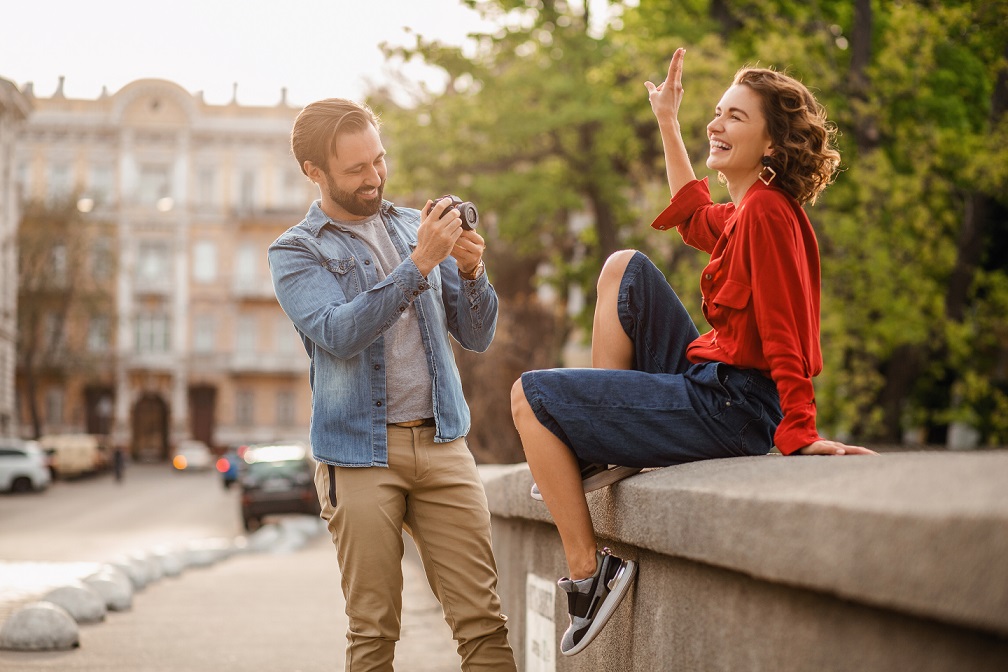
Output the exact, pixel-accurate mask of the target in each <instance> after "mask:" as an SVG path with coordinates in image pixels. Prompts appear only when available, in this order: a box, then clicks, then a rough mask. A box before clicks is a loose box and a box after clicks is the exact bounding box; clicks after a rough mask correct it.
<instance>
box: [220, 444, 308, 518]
mask: <svg viewBox="0 0 1008 672" xmlns="http://www.w3.org/2000/svg"><path fill="white" fill-rule="evenodd" d="M239 483H240V484H241V514H242V522H243V523H244V524H245V529H246V530H250V531H251V530H255V529H257V528H258V527H259V526H260V525H261V524H262V520H263V518H264V517H265V516H270V515H275V514H281V513H307V514H312V515H316V516H317V515H318V514H319V512H320V511H321V507H320V506H319V501H318V496H317V495H316V494H315V460H314V459H312V456H311V450H310V449H309V448H308V446H307V445H305V444H304V443H301V442H299V441H283V442H274V443H264V444H257V445H253V446H249V448H248V450H247V451H246V452H245V468H244V473H243V474H242V476H241V479H240V481H239Z"/></svg>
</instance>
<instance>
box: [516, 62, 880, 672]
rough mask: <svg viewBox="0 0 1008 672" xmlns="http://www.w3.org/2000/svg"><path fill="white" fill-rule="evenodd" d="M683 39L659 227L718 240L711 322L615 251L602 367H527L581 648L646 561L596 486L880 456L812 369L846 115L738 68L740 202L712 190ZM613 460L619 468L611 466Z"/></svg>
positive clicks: (734, 179) (668, 122) (532, 463)
mask: <svg viewBox="0 0 1008 672" xmlns="http://www.w3.org/2000/svg"><path fill="white" fill-rule="evenodd" d="M684 56H685V50H684V49H678V50H677V51H676V52H675V55H674V56H673V57H672V61H671V63H670V64H669V70H668V76H667V78H666V79H665V81H664V82H662V83H661V84H659V85H658V86H655V85H654V84H652V83H651V82H646V83H645V86H646V87H647V90H648V98H649V100H650V103H651V109H652V111H653V112H654V114H655V117H656V118H657V120H658V126H659V129H660V131H661V136H662V143H663V145H664V150H665V164H666V169H667V171H668V182H669V188H670V190H671V193H672V201H671V203H670V205H669V206H668V208H666V209H665V211H664V212H662V213H661V214H660V215H659V216H658V218H657V219H656V220H655V222H654V223H653V224H652V226H653V227H654V228H657V229H661V230H665V229H669V228H673V227H674V228H676V229H677V230H678V231H679V234H680V235H681V236H682V238H683V240H684V241H685V242H686V243H687V244H689V245H691V246H693V247H696V248H698V249H700V250H703V251H704V252H708V253H710V255H711V259H710V263H709V264H708V265H707V267H706V268H705V269H704V271H703V274H702V276H701V279H700V289H701V292H702V294H703V297H704V300H703V311H704V317H705V318H706V320H707V322H708V323H710V325H711V327H712V329H711V330H710V331H708V332H707V333H706V334H704V335H702V336H701V335H700V334H699V332H698V331H697V329H696V327H695V326H694V325H693V322H692V321H691V319H690V317H689V314H688V313H687V311H686V309H685V308H684V307H683V305H682V303H681V302H680V301H679V298H678V297H677V296H676V294H675V292H674V291H673V290H672V288H671V287H670V286H669V285H668V282H667V281H666V280H665V277H664V276H663V275H662V273H661V272H660V271H659V270H658V269H657V268H656V267H655V266H654V265H653V264H652V263H651V262H650V261H649V260H648V259H647V257H645V256H644V255H643V254H641V253H640V252H635V251H633V250H623V251H620V252H617V253H615V254H613V255H612V256H611V257H609V259H608V260H607V261H606V263H605V266H604V267H603V269H602V273H601V275H600V276H599V281H598V303H597V305H596V309H595V320H594V325H593V329H592V366H593V368H591V369H553V370H547V371H530V372H527V373H525V374H523V375H522V377H521V379H520V380H519V381H517V382H515V385H514V387H513V388H512V403H511V405H512V414H513V416H514V421H515V426H516V427H517V429H518V432H519V434H520V435H521V440H522V445H523V446H524V449H525V455H526V457H527V459H528V463H529V468H530V469H531V471H532V476H533V477H534V478H535V481H536V486H535V487H534V488H533V496H534V497H535V496H537V494H538V493H539V492H541V497H542V499H543V500H544V501H545V502H546V505H547V506H548V507H549V510H550V513H551V514H552V516H553V519H554V521H555V522H556V526H557V529H558V530H559V532H560V537H561V540H562V542H563V547H564V553H565V555H566V557H567V564H568V568H569V570H570V578H563V579H561V580H560V581H559V585H560V587H561V588H562V589H563V590H564V591H565V592H567V593H568V597H569V599H568V602H569V606H570V619H571V625H570V627H569V628H568V629H567V632H566V633H564V637H563V640H562V641H561V647H560V648H561V651H562V652H563V653H564V654H565V655H573V654H575V653H578V652H579V651H581V650H583V649H584V647H585V646H587V645H588V643H589V642H591V641H592V639H593V638H594V637H595V635H597V634H598V632H599V630H601V628H602V626H603V625H605V622H606V621H607V620H608V618H609V616H610V615H611V614H612V612H613V611H614V610H615V608H616V606H617V605H618V604H619V601H620V600H621V599H622V597H623V595H624V594H625V593H626V591H627V589H628V588H629V586H630V584H631V582H632V579H633V575H634V572H635V570H636V566H635V563H634V562H633V561H630V560H623V559H621V558H619V557H617V556H615V555H613V554H612V553H611V552H610V551H609V550H608V549H602V550H598V548H597V542H596V539H595V533H594V530H593V528H592V522H591V517H590V514H589V511H588V504H587V501H586V499H585V494H584V493H585V492H587V491H590V490H593V489H596V488H599V487H603V486H605V485H609V484H611V483H613V482H615V481H616V480H619V479H620V478H625V477H626V476H628V475H631V474H633V473H636V472H637V471H640V469H641V468H644V467H662V466H668V465H674V464H682V463H684V462H690V461H695V460H702V459H712V458H722V457H733V456H746V455H763V454H765V453H767V452H768V451H769V450H770V449H771V448H772V447H773V446H774V445H776V446H777V448H778V449H779V450H780V452H781V453H783V454H785V455H793V454H801V455H855V454H873V453H872V451H870V450H868V449H866V448H863V447H861V446H847V445H844V444H842V443H839V442H837V441H828V440H825V439H822V438H821V437H820V436H819V434H818V432H817V430H816V423H815V416H816V407H815V395H814V390H813V387H812V378H813V376H815V375H817V374H818V373H819V372H820V370H821V369H822V354H821V351H820V349H819V250H818V246H817V244H816V239H815V235H814V233H813V231H812V226H811V224H810V223H809V220H808V217H807V216H806V215H805V212H804V211H803V210H802V208H801V206H802V205H803V204H804V203H814V202H815V199H816V197H817V196H818V195H819V194H820V193H821V192H822V190H823V189H824V188H825V187H826V186H827V185H828V184H829V183H830V182H831V181H832V179H833V175H834V173H835V171H836V169H837V166H838V164H839V159H840V155H839V153H838V152H837V151H836V149H835V148H834V147H833V146H832V142H833V138H834V135H835V130H834V128H833V126H832V125H831V124H830V123H828V122H827V121H826V118H825V113H824V111H823V110H822V107H821V106H820V105H819V104H818V103H817V102H816V101H815V99H814V98H813V96H812V94H811V93H809V91H808V89H806V88H805V86H804V85H802V84H801V83H799V82H797V81H796V80H794V79H792V78H790V77H788V76H786V75H783V74H780V73H777V72H774V71H772V70H765V69H753V68H747V69H742V70H740V71H739V72H738V73H737V74H736V76H735V79H734V82H733V83H732V85H731V86H730V87H729V88H728V90H727V91H725V93H724V95H723V96H722V97H721V100H720V102H719V103H718V105H717V108H716V109H715V113H714V119H713V120H712V121H711V122H710V123H709V124H708V125H707V135H708V138H709V141H710V155H709V156H708V158H707V167H708V168H710V169H712V170H716V171H718V174H719V179H721V180H723V181H724V182H725V183H726V184H727V186H728V192H729V194H730V195H731V199H732V202H731V203H728V204H722V205H713V204H712V203H711V200H710V194H709V191H708V188H707V180H706V178H705V179H704V180H703V181H698V180H697V179H696V176H695V175H694V173H693V168H692V166H691V164H690V161H689V157H688V156H687V153H686V147H685V145H684V144H683V140H682V137H681V133H680V127H679V119H678V114H679V105H680V102H681V101H682V95H683V89H682V65H683V58H684ZM611 465H622V466H619V467H613V466H611Z"/></svg>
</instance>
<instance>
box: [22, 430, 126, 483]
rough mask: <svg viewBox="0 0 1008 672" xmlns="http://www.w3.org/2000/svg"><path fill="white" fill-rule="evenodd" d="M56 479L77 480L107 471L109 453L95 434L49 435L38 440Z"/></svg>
mask: <svg viewBox="0 0 1008 672" xmlns="http://www.w3.org/2000/svg"><path fill="white" fill-rule="evenodd" d="M38 442H39V445H40V446H41V447H42V450H43V451H45V453H46V455H48V462H49V466H50V470H51V473H52V475H53V476H54V477H56V478H75V477H77V476H83V475H85V474H92V473H95V472H98V471H102V470H103V469H106V468H107V467H108V466H109V464H110V461H109V455H108V451H107V450H106V449H105V446H104V445H103V444H102V442H101V441H100V440H99V437H97V436H95V435H94V434H48V435H46V436H43V437H42V438H40V439H39V440H38Z"/></svg>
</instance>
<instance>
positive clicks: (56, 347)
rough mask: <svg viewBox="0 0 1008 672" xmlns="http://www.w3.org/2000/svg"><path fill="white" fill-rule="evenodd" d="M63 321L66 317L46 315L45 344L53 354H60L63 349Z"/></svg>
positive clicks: (55, 314) (54, 314)
mask: <svg viewBox="0 0 1008 672" xmlns="http://www.w3.org/2000/svg"><path fill="white" fill-rule="evenodd" d="M63 321H64V317H63V316H62V315H60V314H58V313H46V316H45V322H44V323H43V325H44V326H43V329H44V330H45V335H44V336H43V342H44V343H45V344H46V346H47V347H48V349H49V352H51V353H58V352H59V351H60V350H62V349H63V334H64V330H63Z"/></svg>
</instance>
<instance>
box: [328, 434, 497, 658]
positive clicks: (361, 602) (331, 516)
mask: <svg viewBox="0 0 1008 672" xmlns="http://www.w3.org/2000/svg"><path fill="white" fill-rule="evenodd" d="M388 453H389V468H388V469H385V468H381V467H369V468H350V467H333V466H330V465H327V464H321V463H320V464H319V465H318V467H317V469H316V471H315V487H316V488H317V490H318V494H319V501H320V502H321V503H322V518H323V519H325V520H327V521H328V522H329V531H330V532H331V533H332V537H333V543H334V544H335V545H336V551H337V555H338V558H339V566H340V570H341V572H342V574H343V595H344V596H345V597H346V613H347V617H348V619H349V629H348V630H347V640H348V642H347V651H346V672H363V671H364V670H368V671H371V670H382V671H388V670H392V669H393V668H392V659H393V655H394V653H395V643H396V642H397V641H398V640H399V627H400V623H401V618H400V617H401V614H402V584H403V577H402V557H403V537H402V531H403V530H406V532H407V533H409V535H410V536H411V537H412V538H413V541H414V542H415V543H416V546H417V550H418V551H419V553H420V558H421V559H422V560H423V565H424V571H425V572H426V574H427V581H428V583H430V586H431V589H432V590H433V591H434V595H435V596H436V597H437V599H438V601H439V602H440V603H441V607H442V609H443V610H444V616H445V621H447V622H448V625H449V626H451V629H452V632H453V633H454V637H455V639H456V641H457V642H458V652H459V655H460V656H461V658H462V670H463V671H465V672H469V671H470V670H472V671H475V670H487V671H491V670H492V671H493V672H497V671H503V670H507V671H510V672H514V670H515V669H516V668H515V661H514V654H513V652H512V651H511V647H510V646H509V645H508V642H507V626H506V622H507V617H506V616H504V615H503V614H502V613H501V605H500V598H499V597H498V595H497V567H496V565H495V564H494V558H493V551H492V548H491V544H490V512H489V510H488V509H487V502H486V494H485V493H484V492H483V484H482V482H481V481H480V479H479V474H478V473H477V471H476V463H475V461H474V460H473V457H472V455H471V454H470V453H469V449H468V447H467V446H466V442H465V439H458V440H457V441H453V442H451V443H434V428H433V427H412V428H403V427H397V426H393V425H390V426H389V427H388Z"/></svg>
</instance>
